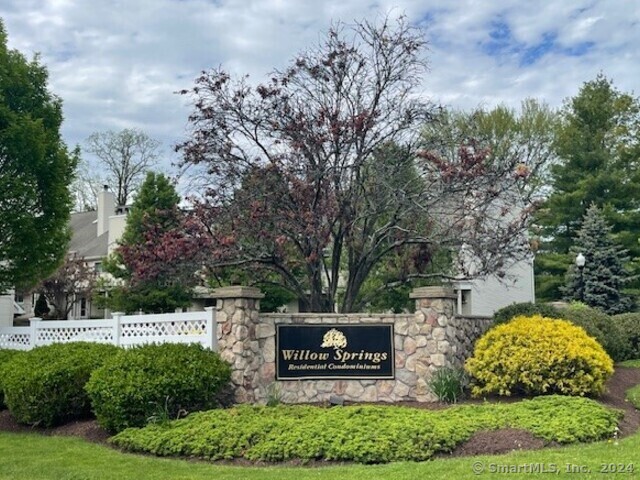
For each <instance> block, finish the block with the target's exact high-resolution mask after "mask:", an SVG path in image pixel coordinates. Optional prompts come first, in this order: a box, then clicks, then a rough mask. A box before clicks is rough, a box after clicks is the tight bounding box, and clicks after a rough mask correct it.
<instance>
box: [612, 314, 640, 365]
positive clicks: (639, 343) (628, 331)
mask: <svg viewBox="0 0 640 480" xmlns="http://www.w3.org/2000/svg"><path fill="white" fill-rule="evenodd" d="M611 320H612V321H613V323H614V325H615V326H616V327H617V328H618V330H619V331H620V334H621V335H622V337H623V338H625V339H626V341H627V342H628V343H627V346H628V348H629V350H628V352H627V355H626V358H625V360H637V359H640V313H638V312H634V313H621V314H620V315H614V316H612V317H611Z"/></svg>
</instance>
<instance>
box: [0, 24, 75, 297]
mask: <svg viewBox="0 0 640 480" xmlns="http://www.w3.org/2000/svg"><path fill="white" fill-rule="evenodd" d="M47 80H48V74H47V69H46V68H45V67H44V66H43V65H41V64H40V61H39V59H38V57H37V56H36V57H35V58H34V59H33V60H31V61H28V60H27V59H26V58H25V57H24V56H23V55H22V54H21V53H20V52H18V51H16V50H10V49H8V48H7V35H6V33H5V30H4V26H3V24H2V22H0V292H2V291H4V290H5V289H7V288H9V287H10V286H17V287H22V288H28V287H31V286H33V285H34V284H36V283H37V282H38V281H39V280H41V279H42V278H43V277H46V276H47V275H48V274H50V273H51V272H53V271H54V270H55V269H56V268H57V267H58V265H59V264H60V262H61V261H62V259H63V256H64V254H65V252H66V248H67V244H68V241H69V230H68V227H67V224H68V221H69V212H70V209H71V195H70V193H69V184H70V183H71V182H72V180H73V172H74V168H75V164H76V157H75V156H74V155H73V154H71V153H70V152H69V151H68V150H67V148H66V146H65V144H64V142H63V141H62V139H61V137H60V126H61V124H62V102H61V101H60V99H59V98H58V97H56V96H55V95H53V94H52V93H51V92H50V91H49V90H48V88H47Z"/></svg>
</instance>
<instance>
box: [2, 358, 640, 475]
mask: <svg viewBox="0 0 640 480" xmlns="http://www.w3.org/2000/svg"><path fill="white" fill-rule="evenodd" d="M638 384H640V368H628V367H617V368H616V370H615V373H614V374H613V377H611V379H610V380H609V382H607V393H606V394H605V395H603V396H602V397H600V398H599V399H598V401H600V403H602V404H604V405H606V406H609V407H613V408H617V409H620V410H623V411H624V418H623V419H622V421H621V422H620V424H619V428H620V432H619V435H618V436H619V437H626V436H628V435H632V434H633V433H635V432H637V431H638V429H639V428H640V411H638V410H636V409H635V408H634V406H633V405H631V404H630V403H629V402H627V401H626V400H625V398H624V395H625V392H626V391H627V390H628V389H629V388H631V387H633V386H635V385H638ZM499 401H503V400H499ZM506 401H513V400H512V399H506ZM405 405H406V404H405ZM410 406H420V407H421V408H432V409H439V408H444V407H445V405H442V404H437V403H436V404H411V405H410ZM446 406H448V405H446ZM0 431H5V432H19V433H25V432H31V433H34V432H35V433H39V434H42V435H65V436H75V437H81V438H83V439H85V440H87V441H90V442H95V443H102V444H106V443H107V439H108V438H109V434H108V433H107V432H105V431H104V430H103V429H101V428H100V427H99V426H98V424H97V423H96V421H95V420H79V421H75V422H72V423H68V424H66V425H62V426H60V427H55V428H39V427H28V426H25V425H20V424H18V423H17V422H16V421H15V420H14V419H13V417H12V416H11V415H10V414H9V412H8V411H7V410H3V411H1V412H0ZM555 445H556V444H549V443H548V442H545V441H544V440H541V439H539V438H536V437H534V436H533V435H532V434H531V433H529V432H527V431H525V430H519V429H513V428H505V429H501V430H494V431H480V432H476V433H475V434H474V435H473V436H472V437H471V438H470V439H469V440H467V441H466V442H464V443H462V444H460V445H458V446H457V447H456V448H455V449H454V450H453V451H452V452H451V453H448V454H441V455H438V456H439V457H451V456H467V455H491V454H498V453H507V452H511V451H513V450H533V449H539V448H544V447H549V446H555ZM322 463H324V464H326V463H328V462H322Z"/></svg>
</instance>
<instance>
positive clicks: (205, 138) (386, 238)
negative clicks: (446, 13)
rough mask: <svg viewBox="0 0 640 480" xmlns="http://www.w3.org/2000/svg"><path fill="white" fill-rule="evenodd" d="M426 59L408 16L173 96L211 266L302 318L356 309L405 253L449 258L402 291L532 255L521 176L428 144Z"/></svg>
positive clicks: (475, 151)
mask: <svg viewBox="0 0 640 480" xmlns="http://www.w3.org/2000/svg"><path fill="white" fill-rule="evenodd" d="M425 49H426V43H425V40H424V34H423V32H422V31H421V30H419V29H417V28H415V27H413V26H412V25H410V23H409V22H408V21H407V20H406V19H405V18H399V19H397V20H391V19H389V18H387V19H385V20H383V21H382V22H380V23H375V24H374V23H370V22H362V23H357V24H355V25H344V24H336V25H334V26H333V27H332V28H331V29H330V30H329V31H328V33H327V35H326V37H325V38H324V40H323V41H322V42H321V44H320V45H319V46H317V47H315V48H311V49H309V50H307V51H304V52H302V53H301V54H300V55H298V56H297V57H296V58H295V59H294V60H293V61H292V62H291V64H290V65H289V67H288V68H286V69H284V70H276V71H274V72H273V74H272V75H271V76H270V79H269V80H268V81H267V82H266V83H262V84H259V85H257V86H253V85H252V84H251V83H250V82H249V80H248V78H247V77H243V78H239V79H232V77H231V76H230V75H229V74H228V73H226V72H225V71H223V70H221V69H216V70H212V71H209V72H204V73H203V74H202V75H201V76H200V78H198V79H197V81H196V85H195V87H194V88H193V89H192V90H190V91H183V92H182V93H184V94H190V95H191V97H192V98H193V100H194V111H193V113H192V114H191V116H190V117H189V121H190V125H191V133H190V136H189V138H188V139H187V140H186V141H185V142H184V143H182V144H181V145H179V146H178V150H179V151H181V152H182V154H183V166H185V167H191V168H192V170H195V171H199V172H200V174H201V175H202V176H203V177H201V178H204V179H205V180H206V181H207V188H205V189H204V190H203V191H202V192H200V201H199V205H198V207H197V211H198V212H199V213H200V216H201V219H202V221H203V223H204V224H205V225H206V226H207V228H208V230H209V234H210V236H211V250H210V253H211V255H210V258H209V260H210V265H211V266H212V267H220V266H237V267H239V268H243V269H246V270H248V271H251V272H252V274H253V275H255V277H256V279H257V278H259V277H260V276H261V275H262V274H263V273H265V274H268V275H269V278H273V276H274V275H275V276H276V277H277V278H279V279H280V283H281V284H282V285H283V286H285V287H286V288H288V289H289V290H291V291H292V292H294V293H295V294H296V295H297V296H298V297H299V298H300V299H301V300H302V301H303V302H305V303H306V308H307V309H308V310H310V311H328V310H333V309H334V308H335V306H336V304H338V303H339V309H340V310H341V311H343V312H349V311H353V310H355V309H358V308H359V307H360V306H361V305H360V304H359V302H361V298H360V291H361V289H362V286H363V284H364V282H365V281H366V279H367V277H368V276H369V275H370V274H371V272H372V271H373V270H374V269H375V268H376V266H378V265H379V264H381V262H383V261H384V260H385V259H386V258H388V257H389V256H393V255H398V254H401V253H402V252H403V251H405V250H407V249H409V250H412V251H414V252H418V253H419V254H420V255H423V256H424V258H415V260H416V262H415V263H416V264H418V265H424V264H425V262H428V261H429V260H430V259H431V258H433V256H434V253H435V252H436V251H438V250H443V249H444V250H448V251H451V252H453V254H454V255H453V257H454V258H455V259H456V260H457V262H456V265H449V268H447V269H446V270H443V271H439V272H435V273H434V272H429V273H425V269H424V268H420V269H416V271H415V272H414V273H415V275H412V276H411V278H415V276H427V275H437V276H440V277H451V276H456V277H460V276H462V277H464V276H467V275H483V274H486V273H493V272H495V271H496V270H499V269H500V266H501V265H503V262H502V260H504V259H506V258H517V257H523V256H524V255H525V254H526V252H527V251H528V245H527V244H526V241H524V240H523V236H522V235H521V233H522V232H523V230H524V229H525V228H526V225H527V221H528V216H529V208H528V207H529V203H528V202H527V200H526V199H525V198H523V197H522V196H521V195H519V192H521V191H522V189H512V188H511V187H512V186H513V185H515V184H517V183H519V182H520V183H522V182H526V181H527V177H528V174H527V172H528V170H527V169H526V168H522V167H519V168H520V170H516V165H515V164H514V165H510V164H507V163H505V162H500V163H497V162H492V161H491V155H490V152H489V151H487V150H486V149H483V148H479V147H477V146H476V145H474V144H473V143H471V142H470V143H467V144H465V145H462V146H461V148H460V151H459V155H457V156H456V157H455V158H447V157H445V156H440V155H438V154H437V152H433V151H424V149H423V148H422V146H421V135H420V133H421V129H422V127H423V126H424V125H425V124H427V123H428V122H432V121H433V118H434V113H435V109H434V108H433V106H432V105H430V104H429V103H428V102H425V101H423V100H422V97H421V95H420V87H421V86H422V84H423V82H424V81H425V79H426V78H427V64H426V60H425V57H424V54H425ZM420 255H418V256H420ZM412 256H413V257H415V255H412ZM471 260H472V261H471ZM421 272H422V273H421ZM405 278H409V276H408V275H405Z"/></svg>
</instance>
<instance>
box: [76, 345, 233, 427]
mask: <svg viewBox="0 0 640 480" xmlns="http://www.w3.org/2000/svg"><path fill="white" fill-rule="evenodd" d="M230 377H231V369H230V367H229V365H228V364H227V363H226V362H224V361H223V360H222V359H221V358H220V356H219V355H218V354H217V353H215V352H213V351H211V350H208V349H206V348H204V347H202V346H201V345H197V344H190V345H184V344H171V343H165V344H161V345H142V346H138V347H134V348H130V349H127V350H121V351H120V352H119V353H118V354H117V355H115V356H113V357H112V358H110V359H109V360H108V361H107V362H105V364H104V366H102V367H101V368H99V369H97V370H96V371H95V372H94V373H93V375H92V376H91V379H90V381H89V382H88V384H87V392H88V393H89V396H90V397H91V403H92V405H93V410H94V412H95V414H96V418H97V420H98V423H99V424H100V425H101V426H102V427H103V428H105V429H106V430H108V431H110V432H118V431H120V430H122V429H124V428H127V427H134V426H135V427H141V426H143V425H146V424H147V422H149V421H156V422H158V421H159V422H162V421H166V420H170V419H175V418H178V417H180V416H184V415H186V414H188V413H191V412H194V411H197V410H206V409H210V408H214V407H216V406H217V403H218V401H217V394H218V393H219V391H220V390H221V389H222V387H224V386H225V385H226V384H227V383H228V382H229V380H230Z"/></svg>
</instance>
